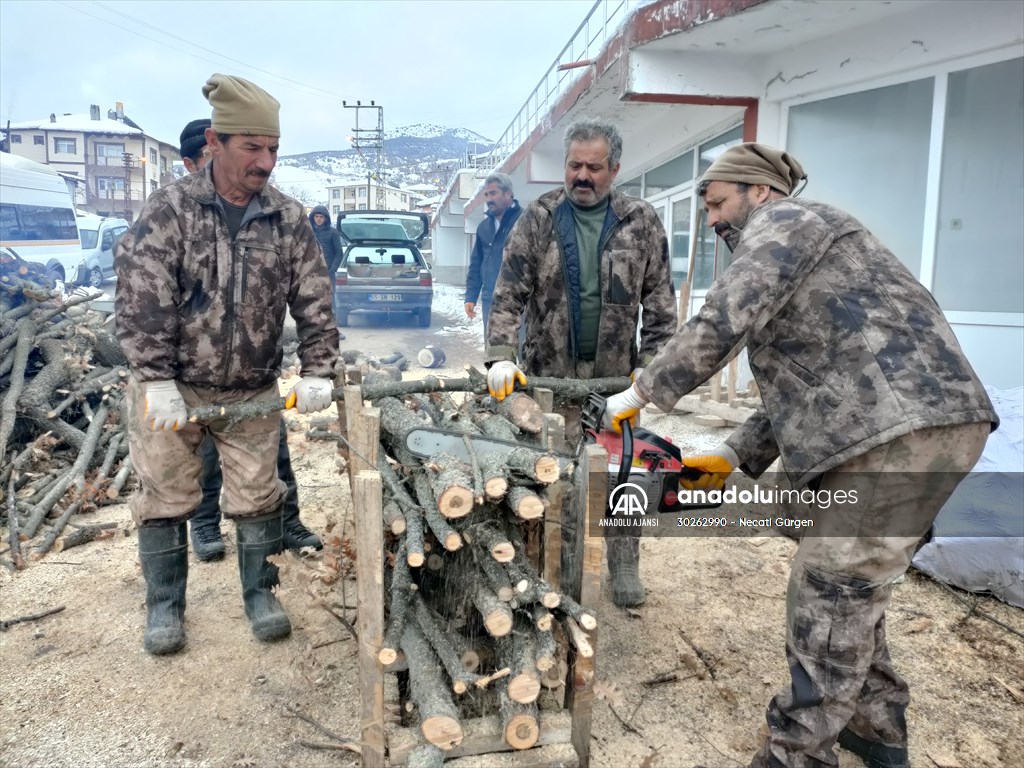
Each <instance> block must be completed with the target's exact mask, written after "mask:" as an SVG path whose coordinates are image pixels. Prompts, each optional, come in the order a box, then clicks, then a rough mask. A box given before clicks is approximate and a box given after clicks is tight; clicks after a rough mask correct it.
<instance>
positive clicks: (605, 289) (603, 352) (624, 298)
mask: <svg viewBox="0 0 1024 768" xmlns="http://www.w3.org/2000/svg"><path fill="white" fill-rule="evenodd" d="M621 154H622V139H621V137H620V135H619V132H618V130H617V129H616V128H615V126H613V125H611V124H609V123H604V122H601V121H597V120H583V121H579V122H577V123H574V124H573V125H570V126H569V127H568V129H567V130H566V133H565V156H566V163H565V187H564V188H562V189H556V190H553V191H551V192H548V193H546V194H544V195H541V197H540V198H539V199H537V200H536V201H534V202H532V203H530V205H529V206H527V208H526V210H525V211H523V213H522V215H521V216H520V217H519V221H517V222H516V225H515V228H514V229H513V230H512V233H511V235H510V236H509V239H508V242H507V243H506V244H505V252H504V257H503V260H502V265H501V272H500V274H499V275H498V282H497V284H496V285H495V288H494V298H493V300H492V307H491V319H490V326H489V329H488V334H487V343H488V350H487V362H488V364H489V366H490V368H489V371H488V384H489V387H490V391H491V394H493V395H494V396H495V397H498V398H499V399H500V398H502V397H504V396H505V394H507V393H511V391H512V387H513V386H514V381H515V380H519V381H521V382H522V383H525V381H526V378H525V377H526V375H537V376H554V377H564V378H580V379H591V378H595V377H602V376H628V375H630V373H631V372H633V371H636V370H637V369H639V368H642V367H643V366H644V364H645V363H646V362H647V361H649V360H651V359H653V357H654V354H655V353H656V352H657V351H658V349H659V348H660V347H661V345H662V344H663V343H664V342H665V341H666V340H667V339H668V338H669V337H670V336H671V335H672V333H673V332H674V331H675V328H676V301H675V295H674V291H673V287H672V275H671V271H670V264H669V258H668V241H667V238H666V236H665V229H664V227H662V225H661V221H660V220H659V219H658V216H657V214H656V213H655V211H654V209H653V208H652V207H651V205H650V204H649V203H647V202H645V201H643V200H639V199H637V198H635V197H630V196H628V195H624V194H622V193H620V192H617V191H616V190H615V189H614V188H613V187H612V182H613V180H614V179H615V175H616V174H617V173H618V170H619V158H620V156H621ZM524 310H525V324H526V334H525V338H524V340H523V344H522V353H521V357H520V358H519V359H518V361H517V354H516V349H517V346H518V343H519V319H520V317H521V316H522V315H523V313H524ZM641 319H642V321H643V327H642V328H641V329H640V346H639V347H637V340H636V339H637V327H638V325H639V323H640V321H641ZM563 415H565V416H566V436H567V437H568V438H570V439H572V440H578V439H579V438H580V436H581V434H580V428H579V410H578V409H564V410H563ZM578 544H582V542H579V543H578ZM607 544H608V565H609V571H610V573H611V576H612V599H613V600H614V601H615V603H616V604H617V605H621V606H629V605H638V604H640V603H641V602H643V599H644V590H643V585H642V584H641V583H640V578H639V572H638V562H639V540H638V539H636V538H626V537H622V538H618V537H616V538H611V539H609V540H608V542H607Z"/></svg>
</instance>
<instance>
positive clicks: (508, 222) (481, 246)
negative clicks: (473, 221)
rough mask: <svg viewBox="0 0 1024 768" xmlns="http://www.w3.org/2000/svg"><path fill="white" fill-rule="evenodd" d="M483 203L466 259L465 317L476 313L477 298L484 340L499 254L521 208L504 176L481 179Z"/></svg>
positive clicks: (498, 175) (495, 175)
mask: <svg viewBox="0 0 1024 768" xmlns="http://www.w3.org/2000/svg"><path fill="white" fill-rule="evenodd" d="M484 201H485V204H486V206H487V212H486V214H485V216H484V220H483V221H481V222H480V226H478V227H477V228H476V242H475V243H474V244H473V253H472V255H471V256H470V257H469V272H468V273H467V274H466V316H467V317H469V318H472V317H474V316H475V314H476V304H477V299H479V301H480V304H481V305H482V308H483V313H484V338H485V339H486V338H487V329H488V327H489V325H488V324H489V322H490V318H489V317H488V316H489V315H490V313H491V296H492V295H493V294H494V284H495V283H496V282H497V281H498V272H500V271H501V254H502V252H503V251H504V250H505V241H506V240H507V239H508V233H509V232H511V231H512V227H513V226H515V223H516V222H517V221H518V220H519V214H521V213H522V212H523V209H522V208H520V207H519V201H517V200H516V199H515V198H514V197H513V196H512V179H511V178H509V176H508V175H507V174H504V173H492V174H491V175H490V176H488V177H487V178H486V179H484Z"/></svg>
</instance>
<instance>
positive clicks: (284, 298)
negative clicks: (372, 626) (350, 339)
mask: <svg viewBox="0 0 1024 768" xmlns="http://www.w3.org/2000/svg"><path fill="white" fill-rule="evenodd" d="M203 95H204V96H206V98H207V100H208V101H209V102H210V105H211V106H212V108H213V116H212V124H211V127H209V128H206V130H205V132H204V137H205V140H206V143H207V145H208V149H209V151H210V154H211V157H212V159H211V161H210V163H209V164H208V165H207V166H206V168H204V169H203V170H202V171H201V172H199V173H195V174H192V175H190V176H186V177H185V178H183V179H180V180H178V181H177V182H175V183H173V184H170V185H168V186H165V187H163V188H161V189H160V190H158V191H157V192H155V193H154V194H153V195H151V196H150V198H149V199H148V200H147V201H146V204H145V206H144V207H143V209H142V212H141V214H140V216H139V220H138V221H137V222H136V223H135V225H134V226H133V227H132V228H131V229H130V230H129V231H128V232H127V233H126V234H125V235H124V237H122V238H121V240H120V241H118V245H117V250H116V253H115V261H114V266H115V271H116V273H117V293H116V295H115V312H116V319H117V338H118V341H119V343H120V346H121V349H122V351H123V352H124V354H125V356H126V357H127V358H128V363H129V365H130V368H131V378H130V380H129V385H128V407H127V414H128V445H129V450H130V452H131V459H132V466H133V467H134V469H135V471H136V473H137V475H138V478H139V488H138V489H137V490H136V491H135V493H134V494H133V495H132V497H131V500H130V501H129V506H130V508H131V511H132V518H133V520H134V521H135V523H136V525H137V526H138V533H139V562H140V564H141V565H142V574H143V576H144V577H145V580H146V632H145V637H144V641H143V645H144V647H145V649H146V651H148V652H149V653H153V654H161V653H174V652H175V651H178V650H179V649H181V648H182V647H183V646H184V645H185V630H184V626H183V620H184V614H185V587H186V582H187V577H188V543H187V533H186V521H187V520H188V518H189V516H190V515H192V513H193V512H194V511H195V510H196V508H197V507H198V506H199V504H200V502H201V500H202V492H201V490H200V484H199V480H200V477H201V474H202V470H203V462H202V460H201V459H200V457H199V448H200V445H201V443H202V441H203V439H204V438H205V437H206V436H207V435H209V436H211V437H212V438H213V441H214V442H215V443H216V446H217V452H218V453H219V454H220V461H221V469H222V473H223V494H222V502H221V511H222V513H223V515H224V517H225V518H227V519H229V520H234V521H235V523H236V532H237V544H238V567H239V574H240V577H241V582H242V600H243V603H244V605H245V612H246V615H247V616H248V618H249V621H250V624H251V628H252V632H253V634H254V635H255V636H256V637H257V639H259V640H262V641H271V640H277V639H280V638H283V637H286V636H287V635H288V634H290V633H291V622H290V621H289V620H288V616H287V614H286V613H285V612H284V609H283V608H282V607H281V604H280V603H279V602H278V600H277V598H276V597H275V595H274V593H273V588H274V587H275V586H276V585H277V584H278V570H277V566H275V565H273V564H272V563H270V562H269V561H268V560H267V557H268V556H270V555H274V554H277V553H278V552H280V551H281V549H282V546H283V541H282V539H283V530H282V514H281V505H282V497H283V491H284V484H283V483H282V482H281V480H280V479H279V478H278V475H277V452H278V451H277V449H278V442H279V425H280V421H281V419H280V416H279V415H278V414H276V413H275V414H273V415H272V416H266V417H260V418H251V419H244V420H241V421H238V422H236V423H231V422H228V421H226V420H219V419H215V420H212V421H210V422H207V423H192V422H190V421H189V420H188V415H187V410H188V409H189V408H195V407H197V406H202V405H209V404H214V403H216V404H229V405H238V406H243V405H245V404H248V403H260V402H265V401H272V400H276V399H277V398H278V397H279V393H278V384H277V376H278V372H279V369H280V365H281V359H282V357H283V350H282V347H281V336H282V331H283V328H284V320H285V313H286V311H290V312H291V315H292V317H293V318H295V323H296V328H297V331H298V336H299V350H298V354H299V358H300V360H301V362H302V379H301V380H300V381H299V382H298V384H296V385H295V387H294V388H293V389H292V391H291V392H290V393H289V394H288V396H287V398H286V400H285V403H286V407H295V408H296V409H297V410H298V411H299V413H309V412H312V411H319V410H322V409H324V408H327V407H328V406H329V405H330V404H331V402H332V380H333V374H334V364H335V362H336V361H337V357H338V330H337V327H336V326H335V323H334V313H333V311H332V307H331V289H332V284H331V280H330V279H329V278H328V276H327V267H326V265H325V263H324V259H323V255H322V253H321V251H320V245H319V244H318V243H317V240H316V237H315V236H314V234H313V230H312V228H311V227H310V224H309V220H308V219H307V218H306V216H305V212H304V210H303V207H302V204H301V203H299V202H298V201H296V200H293V199H292V198H290V197H287V196H285V195H283V194H281V193H280V192H278V191H277V190H275V189H273V188H271V187H268V186H267V179H268V178H269V177H270V173H271V171H273V169H274V165H275V163H276V161H277V151H278V146H279V144H280V135H281V130H280V122H279V116H278V113H279V110H280V105H279V104H278V102H277V100H276V99H274V98H273V97H272V96H271V95H270V94H268V93H267V92H266V91H264V90H263V89H262V88H260V87H258V86H256V85H254V84H253V83H250V82H248V81H247V80H243V79H241V78H238V77H230V76H227V75H221V74H215V75H212V76H211V77H210V79H209V80H208V81H207V82H206V85H205V86H204V87H203Z"/></svg>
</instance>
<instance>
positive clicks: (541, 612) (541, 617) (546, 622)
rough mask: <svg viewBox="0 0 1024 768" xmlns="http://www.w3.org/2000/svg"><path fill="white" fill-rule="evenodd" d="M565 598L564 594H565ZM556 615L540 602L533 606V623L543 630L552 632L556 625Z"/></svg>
mask: <svg viewBox="0 0 1024 768" xmlns="http://www.w3.org/2000/svg"><path fill="white" fill-rule="evenodd" d="M563 598H564V595H563ZM554 622H555V617H554V615H553V614H552V613H551V611H549V610H548V609H547V608H545V607H544V606H543V605H541V604H540V603H535V604H534V606H533V625H534V626H535V627H537V629H539V630H540V631H541V632H550V631H551V628H552V627H553V626H554Z"/></svg>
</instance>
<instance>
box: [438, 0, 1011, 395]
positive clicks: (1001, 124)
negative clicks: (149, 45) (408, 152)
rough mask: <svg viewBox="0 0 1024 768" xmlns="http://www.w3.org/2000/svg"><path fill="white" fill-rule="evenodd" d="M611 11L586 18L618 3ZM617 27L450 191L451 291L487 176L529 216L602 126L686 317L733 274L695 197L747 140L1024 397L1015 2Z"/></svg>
mask: <svg viewBox="0 0 1024 768" xmlns="http://www.w3.org/2000/svg"><path fill="white" fill-rule="evenodd" d="M606 5H608V8H603V7H602V5H601V4H599V5H598V6H597V7H596V8H595V11H594V13H592V17H593V18H594V19H600V18H601V14H602V13H604V14H610V13H611V11H610V10H609V9H610V8H620V7H622V6H623V3H621V2H610V1H609V2H608V3H606ZM629 11H630V12H629V14H628V15H627V16H625V17H624V18H622V19H619V20H617V23H616V24H609V25H608V26H607V29H606V30H604V34H603V35H595V34H594V33H593V31H591V33H590V37H591V38H593V39H597V40H598V45H591V46H590V47H588V46H587V45H586V44H584V45H576V46H568V47H567V48H568V49H569V50H571V51H575V52H576V54H575V55H576V59H577V60H576V61H574V62H573V61H566V62H563V61H559V62H556V64H555V65H553V68H552V70H551V71H549V73H548V74H546V75H545V76H544V78H543V79H542V81H541V85H543V84H544V83H545V82H547V81H548V80H549V77H550V75H551V73H552V72H553V73H555V74H559V75H560V73H564V72H565V71H570V72H575V73H576V75H575V76H574V77H565V78H563V79H561V80H559V81H557V82H558V83H559V85H557V86H556V87H549V88H541V86H538V88H539V89H540V90H539V91H538V93H539V94H541V95H540V96H537V97H532V98H534V102H533V104H532V106H531V104H528V105H526V106H524V109H523V110H522V111H521V112H520V113H519V115H517V116H516V117H515V118H514V119H513V121H512V124H511V125H510V127H509V130H508V131H507V132H506V135H505V136H503V137H502V138H501V139H499V141H498V145H497V146H498V148H497V150H496V153H495V155H494V156H492V161H493V162H491V163H490V164H489V165H488V166H487V167H485V168H483V169H480V170H478V171H477V172H476V173H475V174H474V175H473V179H472V180H473V182H474V183H473V184H466V183H465V180H462V181H456V182H455V183H454V184H453V185H452V186H451V187H450V188H449V189H448V191H447V192H446V194H445V196H444V197H443V199H442V204H441V206H440V207H439V211H438V215H437V217H435V220H434V242H435V262H437V263H441V264H442V266H443V267H447V268H448V269H449V270H450V271H451V272H452V274H456V273H457V272H458V271H459V268H461V269H462V271H463V273H464V268H465V264H466V262H467V261H468V255H469V252H470V249H471V247H472V233H473V232H474V231H475V227H476V224H477V223H478V222H479V221H480V220H481V217H482V216H483V205H482V198H481V195H480V191H479V186H480V181H481V180H482V178H483V177H484V176H486V174H487V173H488V172H489V170H492V169H498V170H502V171H504V172H505V173H508V174H510V175H511V176H512V178H513V182H514V183H515V189H516V196H517V197H518V198H519V199H520V201H521V202H522V203H523V204H524V205H525V204H526V203H528V202H529V201H531V200H533V199H535V198H536V197H538V196H539V195H540V194H541V193H543V192H545V191H547V190H549V189H551V188H552V187H554V186H558V185H560V184H561V183H562V178H563V161H564V154H563V147H562V135H563V132H564V130H565V128H566V126H567V125H568V124H569V123H570V122H572V120H574V119H576V118H579V117H583V116H600V117H603V118H606V119H609V120H612V121H613V122H615V123H616V124H617V125H618V126H619V127H620V130H621V131H622V134H623V141H624V152H623V157H622V167H621V170H620V172H619V175H618V178H617V184H618V187H619V188H620V189H621V190H623V191H625V192H628V193H630V194H634V195H638V196H641V197H644V198H645V199H647V200H648V201H650V202H651V203H652V204H653V205H654V206H655V208H656V209H657V211H658V213H659V215H660V216H661V218H662V221H663V222H664V224H665V228H666V231H667V232H668V234H669V241H670V245H671V256H672V267H673V273H674V275H675V277H676V281H677V285H682V284H683V283H686V282H689V283H690V284H691V285H692V292H691V298H690V302H689V305H687V306H685V307H682V308H681V310H682V314H684V315H689V314H692V313H693V312H695V311H696V310H697V309H698V308H699V307H700V305H701V304H702V303H703V299H704V296H705V294H706V290H707V287H708V286H709V285H710V284H711V282H712V280H713V279H714V278H715V277H717V276H719V275H721V274H722V272H723V271H724V270H725V269H726V268H727V267H728V264H729V259H728V251H727V250H726V249H724V248H723V247H722V246H721V245H720V244H719V243H718V242H717V239H716V238H715V237H714V235H713V233H711V232H709V231H708V230H707V228H706V227H704V226H703V225H702V224H701V221H700V219H701V216H700V208H699V202H700V201H699V199H698V198H697V196H696V195H695V194H694V183H695V181H696V180H697V179H698V178H699V176H700V174H701V173H703V171H704V170H705V169H706V168H707V167H708V166H709V165H710V164H711V162H713V161H714V159H715V158H716V157H717V156H718V155H719V154H720V153H721V152H722V151H724V149H725V148H727V147H729V146H731V145H733V144H736V143H739V142H741V141H760V142H763V143H766V144H772V145H775V146H779V147H784V148H786V149H787V150H789V151H790V152H792V153H793V155H794V156H796V157H797V159H799V160H800V162H801V163H802V164H803V166H804V168H805V170H806V171H807V173H808V176H809V180H808V181H809V183H808V185H807V188H806V190H805V191H804V192H803V196H805V197H808V198H811V199H817V200H822V201H824V202H828V203H832V204H834V205H837V206H839V207H841V208H844V209H845V210H847V211H849V212H850V213H852V214H853V215H854V216H856V217H857V218H858V219H860V220H861V221H862V222H864V224H865V225H866V226H868V228H869V229H871V230H872V231H873V232H874V233H875V234H877V235H878V236H879V237H880V238H881V239H882V240H883V242H885V243H886V244H887V245H888V246H889V247H890V248H891V249H892V251H893V252H894V253H895V254H896V255H897V257H898V258H900V259H901V260H902V261H903V263H904V264H906V266H907V267H908V268H909V269H910V270H911V271H912V272H913V273H914V274H915V275H916V276H917V277H918V279H919V280H920V281H921V282H922V283H923V284H924V285H925V286H926V287H927V288H928V289H929V290H930V291H931V292H932V293H933V294H934V296H935V298H936V299H937V301H938V302H939V304H940V306H941V307H942V308H943V310H944V312H945V314H946V316H947V318H948V319H949V321H950V323H951V324H952V326H953V328H954V330H955V331H956V334H957V336H958V338H959V339H960V341H961V343H962V345H963V346H964V349H965V350H966V352H967V354H968V356H969V358H970V360H971V362H972V364H973V365H974V367H975V369H976V370H977V371H978V374H979V375H980V376H981V378H982V380H983V381H984V382H985V383H986V384H990V385H992V386H996V387H999V388H1012V387H1020V386H1022V385H1024V218H1022V215H1021V211H1022V210H1024V192H1022V190H1024V142H1022V140H1021V137H1022V136H1024V101H1022V99H1021V93H1022V89H1024V44H1022V39H1024V4H1022V3H1019V2H1002V1H1001V0H977V1H976V2H967V1H961V0H902V1H901V2H899V3H890V2H885V1H884V0H835V1H834V2H829V3H796V4H794V3H793V2H790V0H690V1H689V2H679V1H678V0H656V2H649V3H645V4H640V5H639V6H637V4H635V3H634V4H633V6H632V7H631V8H630V9H629ZM595 23H597V22H595ZM967 29H969V30H971V33H970V34H964V30H967ZM579 51H583V53H579ZM566 64H570V65H571V66H569V67H567V66H565V65H566ZM538 101H539V102H540V107H539V108H538V107H537V106H536V102H538ZM460 176H461V175H460ZM467 188H468V189H467Z"/></svg>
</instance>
